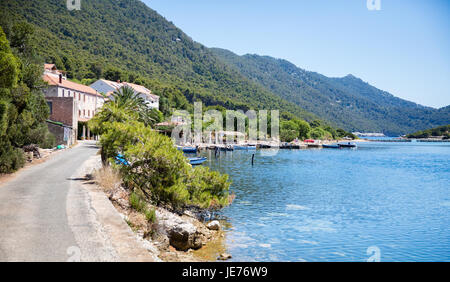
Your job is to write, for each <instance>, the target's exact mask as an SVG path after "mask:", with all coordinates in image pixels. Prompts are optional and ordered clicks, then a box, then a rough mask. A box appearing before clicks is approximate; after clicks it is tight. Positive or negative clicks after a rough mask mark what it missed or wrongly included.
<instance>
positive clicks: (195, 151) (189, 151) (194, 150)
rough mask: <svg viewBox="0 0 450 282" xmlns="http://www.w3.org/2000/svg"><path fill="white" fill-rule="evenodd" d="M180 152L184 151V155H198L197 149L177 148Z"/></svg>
mask: <svg viewBox="0 0 450 282" xmlns="http://www.w3.org/2000/svg"><path fill="white" fill-rule="evenodd" d="M177 148H178V150H181V151H183V153H194V154H195V153H197V148H196V147H177Z"/></svg>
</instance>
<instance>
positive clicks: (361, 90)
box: [212, 48, 450, 135]
mask: <svg viewBox="0 0 450 282" xmlns="http://www.w3.org/2000/svg"><path fill="white" fill-rule="evenodd" d="M212 51H213V52H214V53H215V54H216V55H217V56H218V57H220V58H221V59H222V60H223V61H224V62H226V63H228V64H229V65H230V66H232V67H234V68H236V70H238V71H240V72H241V74H243V75H245V76H246V77H247V78H248V79H250V80H252V81H254V82H257V83H259V84H261V85H263V86H264V87H266V88H267V89H268V90H270V91H271V92H273V93H275V94H277V95H278V96H280V97H282V98H284V99H286V100H288V101H291V102H294V103H296V104H297V105H299V106H300V107H302V108H304V109H305V110H307V111H310V112H312V113H314V114H316V115H317V116H319V117H321V118H323V119H327V120H330V121H332V122H333V123H334V124H335V125H337V126H340V127H342V128H344V129H346V130H350V131H362V132H383V133H385V134H388V135H399V134H405V133H408V132H413V131H417V130H420V129H424V128H430V127H434V126H437V125H442V124H448V123H449V122H450V113H449V107H446V108H442V109H439V110H438V109H433V108H429V107H424V106H421V105H418V104H415V103H412V102H409V101H405V100H403V99H400V98H397V97H395V96H393V95H392V94H390V93H388V92H386V91H382V90H379V89H377V88H375V87H373V86H371V85H369V84H368V83H366V82H364V81H362V80H361V79H359V78H357V77H355V76H353V75H348V76H345V77H343V78H329V77H326V76H324V75H321V74H318V73H315V72H309V71H306V70H303V69H301V68H298V67H296V66H295V65H294V64H292V63H290V62H288V61H286V60H280V59H275V58H272V57H268V56H258V55H244V56H238V55H236V54H234V53H232V52H230V51H228V50H223V49H217V48H214V49H212Z"/></svg>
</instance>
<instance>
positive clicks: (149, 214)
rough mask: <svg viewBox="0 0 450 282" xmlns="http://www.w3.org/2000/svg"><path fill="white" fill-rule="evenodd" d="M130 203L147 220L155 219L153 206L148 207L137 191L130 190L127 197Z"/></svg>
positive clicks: (152, 220) (153, 220)
mask: <svg viewBox="0 0 450 282" xmlns="http://www.w3.org/2000/svg"><path fill="white" fill-rule="evenodd" d="M129 202H130V205H131V207H132V208H133V209H135V210H136V211H138V212H140V213H143V214H144V216H145V219H146V220H147V221H148V222H151V223H153V222H155V221H156V211H155V209H154V208H151V209H148V207H147V203H146V202H145V201H144V200H143V199H142V197H141V196H139V195H138V194H137V193H135V192H132V193H131V194H130V198H129Z"/></svg>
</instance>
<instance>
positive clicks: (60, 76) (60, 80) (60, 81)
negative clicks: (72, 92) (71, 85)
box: [59, 73, 62, 83]
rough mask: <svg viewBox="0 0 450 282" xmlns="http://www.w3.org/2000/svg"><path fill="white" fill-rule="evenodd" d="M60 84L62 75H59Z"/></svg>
mask: <svg viewBox="0 0 450 282" xmlns="http://www.w3.org/2000/svg"><path fill="white" fill-rule="evenodd" d="M59 83H62V74H61V73H60V74H59Z"/></svg>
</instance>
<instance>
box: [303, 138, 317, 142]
mask: <svg viewBox="0 0 450 282" xmlns="http://www.w3.org/2000/svg"><path fill="white" fill-rule="evenodd" d="M303 142H305V143H315V142H316V140H313V139H306V140H305V141H303Z"/></svg>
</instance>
